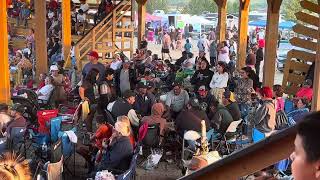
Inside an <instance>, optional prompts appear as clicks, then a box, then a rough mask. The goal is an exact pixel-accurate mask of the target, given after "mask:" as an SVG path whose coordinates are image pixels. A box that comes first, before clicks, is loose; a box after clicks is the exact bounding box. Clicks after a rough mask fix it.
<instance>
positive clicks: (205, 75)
mask: <svg viewBox="0 0 320 180" xmlns="http://www.w3.org/2000/svg"><path fill="white" fill-rule="evenodd" d="M212 76H213V72H212V71H210V70H209V68H207V69H205V70H202V69H200V70H197V71H196V72H195V73H194V75H193V76H192V78H191V84H193V85H194V86H195V89H198V88H199V87H200V86H203V85H204V86H206V87H209V84H210V82H211V79H212Z"/></svg>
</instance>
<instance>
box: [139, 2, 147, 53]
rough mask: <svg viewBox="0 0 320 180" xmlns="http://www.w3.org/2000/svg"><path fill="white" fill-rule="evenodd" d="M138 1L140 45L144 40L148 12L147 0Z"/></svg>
mask: <svg viewBox="0 0 320 180" xmlns="http://www.w3.org/2000/svg"><path fill="white" fill-rule="evenodd" d="M137 2H138V47H139V46H140V42H141V41H142V37H143V35H144V34H145V30H146V12H147V4H146V2H147V1H146V0H140V1H137Z"/></svg>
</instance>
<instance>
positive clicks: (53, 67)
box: [50, 65, 59, 71]
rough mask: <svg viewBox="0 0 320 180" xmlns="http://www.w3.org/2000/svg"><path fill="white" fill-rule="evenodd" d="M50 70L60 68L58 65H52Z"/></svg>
mask: <svg viewBox="0 0 320 180" xmlns="http://www.w3.org/2000/svg"><path fill="white" fill-rule="evenodd" d="M50 71H59V68H58V66H57V65H52V66H50Z"/></svg>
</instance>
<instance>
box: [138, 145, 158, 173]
mask: <svg viewBox="0 0 320 180" xmlns="http://www.w3.org/2000/svg"><path fill="white" fill-rule="evenodd" d="M162 155H163V150H162V149H151V154H150V155H149V156H148V158H147V160H146V161H145V162H143V164H142V166H143V167H144V168H145V169H146V170H153V169H154V168H155V167H156V166H157V165H158V164H159V162H160V159H161V157H162Z"/></svg>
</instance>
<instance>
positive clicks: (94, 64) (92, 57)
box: [82, 51, 106, 84]
mask: <svg viewBox="0 0 320 180" xmlns="http://www.w3.org/2000/svg"><path fill="white" fill-rule="evenodd" d="M98 58H99V55H98V53H97V52H96V51H91V52H90V53H89V54H88V59H89V61H90V62H89V63H87V64H86V65H85V66H84V67H83V69H82V76H83V77H82V79H85V77H86V76H87V74H88V73H89V72H90V71H91V69H93V68H95V69H98V71H99V75H100V76H99V79H98V81H97V82H98V84H99V83H101V82H102V81H104V77H105V75H106V68H105V67H104V65H103V64H102V63H100V62H98Z"/></svg>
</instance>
